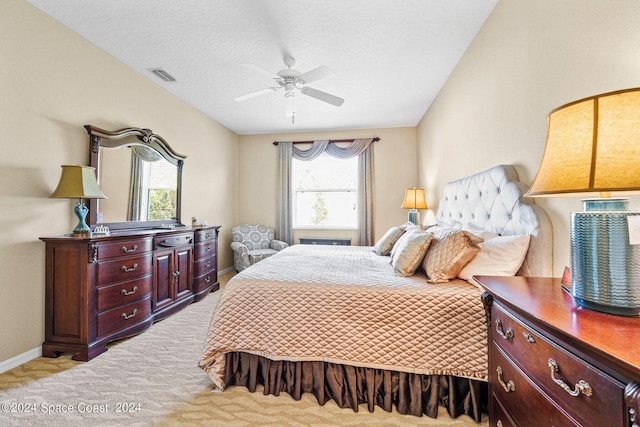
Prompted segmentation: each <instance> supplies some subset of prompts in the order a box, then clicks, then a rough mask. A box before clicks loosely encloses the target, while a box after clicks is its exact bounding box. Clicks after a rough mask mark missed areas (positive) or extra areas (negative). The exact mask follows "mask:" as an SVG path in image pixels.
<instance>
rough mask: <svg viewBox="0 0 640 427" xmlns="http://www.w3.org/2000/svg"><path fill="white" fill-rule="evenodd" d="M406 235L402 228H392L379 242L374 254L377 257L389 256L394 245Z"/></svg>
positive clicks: (374, 248)
mask: <svg viewBox="0 0 640 427" xmlns="http://www.w3.org/2000/svg"><path fill="white" fill-rule="evenodd" d="M403 234H404V229H402V228H400V227H391V228H390V229H389V230H388V231H387V232H386V233H385V234H384V236H382V238H380V240H378V242H377V243H376V245H375V246H374V247H373V252H375V253H376V254H377V255H383V256H385V255H389V253H390V252H391V248H393V244H394V243H396V241H397V240H398V239H399V238H400V236H402V235H403Z"/></svg>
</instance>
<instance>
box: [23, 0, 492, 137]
mask: <svg viewBox="0 0 640 427" xmlns="http://www.w3.org/2000/svg"><path fill="white" fill-rule="evenodd" d="M29 2H30V3H31V4H32V5H34V6H35V7H37V8H39V9H41V10H42V11H44V12H45V13H47V14H49V15H50V16H52V17H53V18H55V19H56V20H58V21H60V22H61V23H62V24H64V25H65V26H67V27H69V28H71V29H73V30H74V31H76V32H77V33H79V34H80V35H82V36H83V37H84V38H86V39H88V40H89V41H91V42H93V43H94V44H95V45H97V46H99V47H100V48H102V49H103V50H105V51H106V52H108V53H109V54H111V55H113V56H114V57H116V58H118V59H120V60H121V61H122V62H124V63H125V64H128V65H129V66H131V67H132V68H133V69H135V70H136V71H138V72H140V73H141V74H143V75H144V76H146V77H148V78H149V79H151V80H153V81H154V82H156V83H157V84H158V85H160V86H162V87H164V88H165V89H166V90H168V91H169V92H171V93H173V94H175V95H176V96H178V97H179V98H181V99H183V100H185V101H186V102H188V103H189V104H191V105H193V106H194V107H195V108H197V109H199V110H201V111H202V112H204V113H205V114H207V115H209V116H210V117H212V118H213V119H215V120H216V121H218V122H219V123H221V124H222V125H224V126H226V127H228V128H229V129H231V130H233V131H235V132H236V133H238V134H260V133H280V132H300V131H317V130H332V129H333V130H335V129H367V128H387V127H404V126H415V125H416V124H417V123H418V122H419V120H420V119H421V118H422V116H423V115H424V113H425V112H426V110H427V108H428V107H429V105H430V103H431V102H432V101H433V99H434V98H435V96H436V95H437V93H438V91H439V90H440V88H441V87H442V84H443V83H444V82H445V81H446V79H447V78H448V76H449V74H450V73H451V71H452V70H453V69H454V67H455V65H456V64H457V62H458V60H459V59H460V57H461V56H462V55H463V53H464V51H465V50H466V48H467V46H468V45H469V44H470V43H471V41H472V40H473V38H474V37H475V35H476V33H477V32H478V30H479V29H480V28H481V26H482V24H483V23H484V21H485V20H486V18H487V17H488V15H489V14H490V13H491V10H492V9H493V7H494V6H495V4H496V3H497V0H393V1H392V0H316V1H311V0H155V1H154V0H29ZM285 56H290V57H293V58H295V60H296V64H295V67H294V68H295V69H297V70H299V71H300V72H301V73H305V72H307V71H310V70H312V69H315V68H316V67H319V66H322V65H326V66H327V67H329V68H330V69H331V71H333V73H334V74H335V75H334V76H332V77H329V78H326V79H322V80H319V81H316V82H313V83H309V86H310V87H312V88H314V89H318V90H321V91H324V92H328V93H331V94H333V95H336V96H339V97H341V98H344V99H345V102H344V104H343V105H342V106H340V107H335V106H333V105H330V104H327V103H325V102H322V101H319V100H317V99H313V98H311V97H309V96H305V95H303V94H301V93H300V92H299V91H298V92H296V94H295V110H296V116H295V124H293V123H292V122H291V118H290V117H286V115H285V97H284V90H282V89H281V90H278V91H275V92H271V93H268V94H264V95H261V96H258V97H254V98H251V99H248V100H245V101H242V102H238V101H234V99H233V98H235V97H237V96H240V95H245V94H247V93H250V92H253V91H257V90H260V89H264V88H267V87H270V86H273V85H274V80H272V79H271V78H270V77H269V75H268V74H266V73H260V72H257V71H256V70H252V69H250V68H248V67H246V66H242V65H241V64H242V63H243V62H251V63H253V64H255V65H257V66H259V67H261V68H264V69H266V70H269V71H271V72H273V73H276V72H277V71H279V70H281V69H283V68H285V65H284V62H283V57H285ZM152 68H163V69H164V70H165V71H167V72H168V73H169V74H171V75H172V76H173V77H174V78H175V79H176V81H175V82H164V81H162V80H160V79H159V78H158V77H157V76H155V75H154V74H152V73H151V72H150V71H149V70H150V69H152Z"/></svg>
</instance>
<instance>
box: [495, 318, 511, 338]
mask: <svg viewBox="0 0 640 427" xmlns="http://www.w3.org/2000/svg"><path fill="white" fill-rule="evenodd" d="M496 332H497V333H498V335H500V336H501V337H502V338H503V339H505V340H510V339H513V329H511V328H509V329H507V331H506V332H505V331H504V329H502V321H501V320H500V319H497V320H496Z"/></svg>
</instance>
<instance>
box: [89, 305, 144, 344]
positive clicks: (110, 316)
mask: <svg viewBox="0 0 640 427" xmlns="http://www.w3.org/2000/svg"><path fill="white" fill-rule="evenodd" d="M150 315H151V297H147V298H145V299H143V300H140V301H136V302H133V303H131V304H127V305H123V306H121V307H117V308H113V309H111V310H107V311H105V312H103V313H100V314H98V336H101V337H102V336H105V335H109V334H110V333H112V332H117V331H122V330H124V329H127V328H129V327H131V326H134V325H136V324H138V323H140V322H143V321H145V320H147V319H148V318H149V316H150Z"/></svg>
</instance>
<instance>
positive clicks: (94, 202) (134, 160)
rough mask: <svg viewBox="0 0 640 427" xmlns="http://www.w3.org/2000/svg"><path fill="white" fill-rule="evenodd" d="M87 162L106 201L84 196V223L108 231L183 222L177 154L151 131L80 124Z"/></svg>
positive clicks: (180, 173)
mask: <svg viewBox="0 0 640 427" xmlns="http://www.w3.org/2000/svg"><path fill="white" fill-rule="evenodd" d="M85 129H86V130H87V132H88V134H89V165H90V166H93V167H94V168H95V169H96V175H97V179H98V184H99V185H100V188H101V189H102V191H103V193H104V194H105V195H106V196H107V199H101V200H98V199H90V200H89V225H90V226H91V227H92V228H95V226H96V225H106V226H108V227H109V228H110V229H116V230H117V229H120V230H123V229H131V228H159V227H161V228H170V227H176V226H182V223H181V222H180V209H181V201H182V200H181V199H182V197H181V196H182V167H183V164H184V159H185V158H186V156H183V155H182V154H178V153H176V152H175V151H173V149H172V148H171V146H170V145H169V144H168V143H167V142H166V141H165V140H164V139H163V138H162V137H161V136H159V135H156V134H154V133H153V131H152V130H151V129H141V128H125V129H121V130H118V131H115V132H109V131H106V130H103V129H100V128H97V127H95V126H92V125H85Z"/></svg>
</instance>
